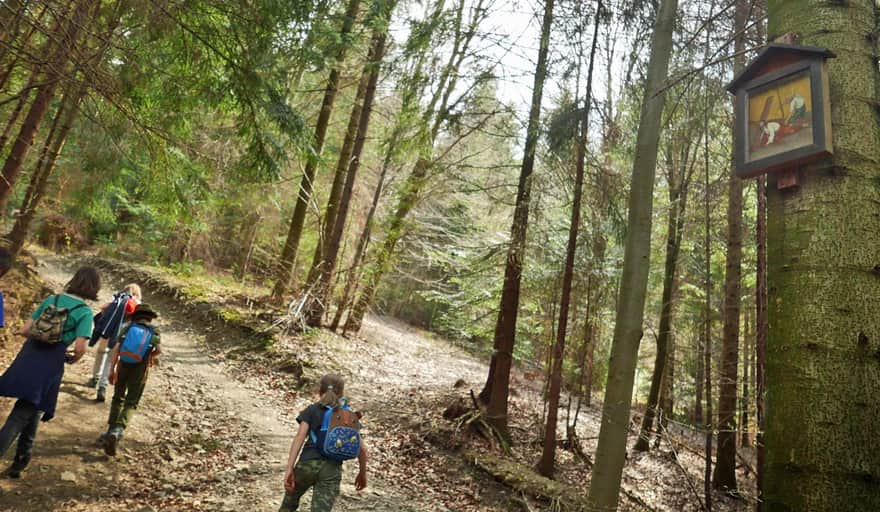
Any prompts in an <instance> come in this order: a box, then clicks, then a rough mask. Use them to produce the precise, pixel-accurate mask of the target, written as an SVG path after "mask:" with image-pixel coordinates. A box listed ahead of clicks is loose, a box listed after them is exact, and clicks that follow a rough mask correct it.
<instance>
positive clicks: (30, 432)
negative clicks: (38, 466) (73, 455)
mask: <svg viewBox="0 0 880 512" xmlns="http://www.w3.org/2000/svg"><path fill="white" fill-rule="evenodd" d="M100 289H101V279H100V277H99V276H98V271H97V270H95V269H94V268H92V267H82V268H80V269H79V270H77V271H76V273H75V274H74V276H73V278H72V279H71V280H70V282H69V283H67V286H65V288H64V293H62V294H58V295H52V296H50V297H48V298H46V299H45V300H44V301H43V302H42V303H41V304H40V306H39V307H38V308H37V310H36V311H34V313H33V314H32V315H31V319H30V320H28V322H27V323H26V324H25V326H24V327H23V328H22V330H21V334H22V335H23V336H26V337H27V341H25V343H24V345H23V346H22V348H21V350H20V351H19V352H18V355H17V356H16V357H15V360H14V361H13V362H12V364H11V365H10V366H9V368H7V369H6V372H5V373H4V374H3V376H2V377H0V396H7V397H11V398H16V399H17V401H16V402H15V406H14V407H13V408H12V411H11V412H10V413H9V417H8V418H6V423H5V424H4V425H3V427H2V428H0V457H2V456H3V455H4V454H5V453H6V450H8V449H9V447H10V446H12V443H13V442H14V441H15V440H16V438H18V448H17V450H16V452H15V459H14V460H13V463H12V466H10V467H9V469H8V470H7V475H8V476H10V477H12V478H18V477H20V476H21V472H22V471H24V469H25V468H26V467H27V465H28V463H29V462H30V460H31V453H32V451H33V447H34V441H35V439H36V435H37V427H38V426H39V422H40V420H42V421H49V420H51V419H52V418H53V417H54V416H55V406H56V404H57V403H58V391H59V389H60V388H61V378H62V377H63V376H64V363H68V364H73V363H75V362H77V361H79V360H80V359H81V358H82V356H83V355H84V354H85V353H86V342H88V340H89V336H90V335H91V334H92V310H91V308H89V307H88V306H87V305H86V303H85V301H84V299H89V300H97V298H98V291H100ZM71 345H73V352H68V351H67V349H68V347H70V346H71Z"/></svg>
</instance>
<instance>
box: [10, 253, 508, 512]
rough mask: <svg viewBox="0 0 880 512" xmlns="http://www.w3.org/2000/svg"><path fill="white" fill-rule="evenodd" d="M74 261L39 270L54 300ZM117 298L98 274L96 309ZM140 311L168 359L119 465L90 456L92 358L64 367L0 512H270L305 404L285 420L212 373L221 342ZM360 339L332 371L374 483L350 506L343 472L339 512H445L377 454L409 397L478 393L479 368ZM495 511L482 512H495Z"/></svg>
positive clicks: (254, 394) (168, 315)
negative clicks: (440, 391)
mask: <svg viewBox="0 0 880 512" xmlns="http://www.w3.org/2000/svg"><path fill="white" fill-rule="evenodd" d="M70 261H71V260H70V259H66V258H60V257H53V256H49V257H45V258H43V260H42V261H41V263H40V266H39V269H38V270H39V273H40V275H41V276H42V277H43V278H44V279H45V280H46V281H47V283H48V284H49V285H50V286H51V287H53V288H54V289H60V288H61V287H62V286H63V283H64V282H65V281H66V280H67V279H68V277H69V276H70V275H71V271H72V269H71V268H70ZM123 284H124V283H122V282H121V281H119V280H118V279H116V278H115V276H108V275H106V274H105V277H104V286H103V290H102V293H101V297H100V299H101V300H100V303H104V302H106V301H107V300H109V298H110V295H111V294H112V292H113V291H114V290H116V289H118V288H120V287H121V286H122V285H123ZM144 300H145V301H146V302H149V303H151V304H152V305H153V306H154V307H155V308H156V309H157V310H158V311H159V312H160V314H161V317H160V320H159V322H158V325H160V326H161V328H162V338H163V341H162V343H163V351H164V352H165V354H164V355H163V356H162V361H161V364H160V365H159V366H158V367H156V368H154V369H153V371H152V373H151V375H150V378H149V382H148V385H147V391H146V392H145V398H144V400H142V403H141V407H140V409H139V410H138V411H137V413H136V414H135V416H134V419H133V422H132V425H131V426H130V427H129V429H128V430H127V431H126V436H125V439H124V440H123V443H122V444H121V453H120V455H118V456H117V457H116V458H115V459H111V458H109V457H107V456H106V455H105V454H104V453H103V451H102V450H101V449H100V448H99V447H98V446H97V445H96V443H95V440H96V438H97V436H98V435H99V434H100V433H101V432H103V431H104V430H105V428H106V418H107V413H108V409H109V400H110V396H108V403H105V404H99V403H96V402H94V401H93V398H94V391H93V390H91V389H89V388H87V387H86V386H85V382H86V381H87V380H88V378H89V372H90V370H91V363H92V361H93V354H94V351H93V350H91V349H90V350H89V352H88V353H87V355H86V357H84V358H83V360H82V361H80V362H79V363H78V364H76V365H73V366H69V367H67V371H66V372H65V375H64V381H63V384H62V389H61V395H60V397H59V407H58V411H59V412H58V416H57V417H56V418H55V419H53V420H52V421H50V422H48V423H43V424H41V428H40V431H39V433H38V441H37V445H36V450H35V455H34V460H33V462H32V464H31V467H30V468H29V469H28V471H27V472H26V473H25V475H24V477H23V478H22V479H21V480H3V481H2V483H0V489H2V490H3V495H2V499H0V510H17V511H24V510H61V509H64V510H66V511H93V510H98V509H99V508H100V509H101V510H142V511H144V512H146V511H149V510H215V511H217V510H220V511H241V510H249V511H255V512H256V511H272V510H277V506H278V503H279V502H280V498H281V480H282V474H283V468H284V464H285V462H286V458H287V453H288V450H289V446H290V441H291V439H292V435H293V432H294V431H295V426H294V425H295V416H296V412H297V411H299V410H300V408H302V407H304V406H305V405H307V404H308V403H309V401H310V400H311V399H312V397H310V396H303V395H300V396H299V397H296V398H295V399H294V401H293V404H294V405H293V406H291V403H290V402H289V401H288V402H285V401H284V397H283V396H280V394H279V392H278V391H277V390H274V391H273V390H271V389H270V388H269V386H268V385H267V384H266V382H265V381H261V380H260V379H259V378H253V376H244V375H241V374H240V372H238V371H237V370H238V369H237V368H234V367H232V366H231V365H227V364H225V363H222V362H218V361H215V358H214V357H212V353H211V352H212V350H211V348H210V339H209V338H210V337H211V336H218V335H220V336H222V335H227V336H228V335H229V333H224V332H219V331H216V330H215V331H210V330H207V329H206V328H205V327H204V326H202V325H201V323H200V322H198V321H194V320H193V319H191V318H187V317H186V316H185V315H183V314H181V313H179V311H180V310H181V308H180V307H179V305H178V304H175V303H174V302H173V301H172V300H170V299H168V298H167V297H164V296H162V295H158V294H153V293H151V292H150V291H149V290H145V294H144ZM95 306H97V304H95ZM362 334H363V338H365V339H367V340H369V341H368V342H367V341H363V340H352V342H351V343H350V344H349V345H348V347H347V350H350V353H348V354H345V353H336V354H332V355H330V357H328V359H329V360H333V359H340V358H342V359H346V362H347V367H348V372H346V373H349V374H350V375H346V377H347V381H348V382H349V383H350V384H349V385H348V389H347V391H348V393H347V394H348V395H350V396H351V397H352V400H353V405H355V406H356V407H357V408H358V409H361V410H364V411H365V413H366V417H365V420H366V421H365V423H366V425H365V432H364V434H365V438H366V439H367V440H368V442H370V443H371V444H372V446H371V455H372V461H371V463H370V471H369V475H370V481H369V487H368V488H367V489H366V490H364V491H363V492H361V493H357V492H355V490H354V486H353V482H354V477H355V474H356V466H357V465H356V464H355V463H349V464H346V471H345V475H344V477H343V482H342V495H341V497H340V499H339V500H338V501H337V506H336V508H335V510H341V511H360V510H372V511H389V512H390V511H400V512H403V511H410V510H413V511H415V510H444V509H446V507H445V506H443V505H442V504H441V502H440V501H439V500H440V498H434V497H432V495H431V493H430V492H429V493H423V492H414V489H413V488H410V489H407V487H408V486H407V484H406V483H405V481H406V480H405V479H406V477H410V476H416V475H407V474H406V473H407V470H406V467H405V465H404V467H402V468H401V469H399V470H398V469H394V468H393V465H394V464H399V463H400V461H399V460H397V461H395V460H389V459H391V458H395V457H397V455H396V454H395V453H393V452H395V451H396V450H383V449H382V447H381V446H377V445H378V444H379V443H385V442H386V441H388V436H390V435H393V433H394V432H395V425H394V422H395V421H397V419H398V417H397V414H398V413H399V412H400V409H399V408H400V407H403V406H404V405H403V402H405V401H412V400H413V396H414V394H415V393H416V392H417V391H418V390H419V389H422V388H424V387H432V386H443V387H446V386H449V387H451V385H452V383H453V382H455V380H456V379H458V378H464V379H466V380H468V382H476V379H479V378H481V377H482V375H484V372H485V367H484V366H483V365H482V364H479V363H476V362H474V361H473V360H472V359H471V358H469V357H467V356H466V355H465V354H464V353H463V352H462V351H460V350H458V349H456V348H454V347H452V346H450V345H448V344H446V343H443V342H438V341H436V340H433V339H429V338H427V337H424V336H421V335H419V334H417V333H416V332H415V331H414V330H412V329H407V328H405V327H403V326H401V325H397V324H393V323H385V322H380V321H377V320H376V319H370V321H368V322H367V324H366V325H365V329H364V332H363V333H362ZM355 355H357V357H354V356H355ZM245 379H246V380H245ZM110 395H112V393H110ZM386 397H391V398H390V401H387V400H385V398H386ZM394 397H399V398H400V399H401V400H395V399H394ZM9 405H10V404H8V403H3V405H2V407H0V409H3V410H2V411H0V413H3V414H4V415H5V414H6V410H7V407H8V406H9ZM450 469H452V470H455V468H450ZM418 476H419V477H424V476H425V475H418ZM438 476H439V472H438ZM459 476H461V475H459ZM390 479H393V480H394V481H393V482H392V481H390ZM440 479H441V480H442V477H441V478H440ZM440 483H441V484H442V482H440ZM474 485H477V484H474ZM493 485H495V486H496V487H497V484H494V483H491V482H482V483H480V484H479V485H478V487H481V488H483V489H484V490H485V487H487V486H488V487H490V488H491V487H492V486H493ZM46 489H51V490H52V491H51V492H46ZM476 492H477V493H479V491H476ZM491 501H494V499H489V500H488V501H487V502H486V507H485V508H484V507H480V509H481V510H491V509H492V508H491V507H490V502H491ZM307 503H308V502H305V503H304V505H307ZM133 507H134V508H133ZM137 507H141V508H137ZM300 508H301V510H308V507H307V506H301V507H300ZM456 510H459V509H458V508H456Z"/></svg>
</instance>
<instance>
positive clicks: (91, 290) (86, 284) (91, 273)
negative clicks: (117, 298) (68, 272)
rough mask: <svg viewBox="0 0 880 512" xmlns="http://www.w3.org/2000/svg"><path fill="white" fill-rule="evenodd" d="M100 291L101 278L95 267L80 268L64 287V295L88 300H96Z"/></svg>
mask: <svg viewBox="0 0 880 512" xmlns="http://www.w3.org/2000/svg"><path fill="white" fill-rule="evenodd" d="M100 290H101V276H99V275H98V270H97V269H95V267H80V268H79V270H77V271H76V274H73V277H72V278H71V279H70V282H68V283H67V286H65V287H64V292H65V293H70V294H72V295H77V296H79V297H82V298H84V299H90V300H98V292H99V291H100Z"/></svg>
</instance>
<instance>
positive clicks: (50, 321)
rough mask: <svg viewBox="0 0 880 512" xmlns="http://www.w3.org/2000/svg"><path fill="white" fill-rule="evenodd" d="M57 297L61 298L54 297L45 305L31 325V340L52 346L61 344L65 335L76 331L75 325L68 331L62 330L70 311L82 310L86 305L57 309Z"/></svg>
mask: <svg viewBox="0 0 880 512" xmlns="http://www.w3.org/2000/svg"><path fill="white" fill-rule="evenodd" d="M59 297H61V295H56V296H55V300H54V301H52V303H51V304H47V305H46V307H45V308H43V311H42V312H40V316H38V317H37V319H36V320H34V323H33V325H31V331H30V337H31V338H33V339H35V340H37V341H40V342H43V343H46V344H49V345H54V344H56V343H61V341H62V338H63V337H64V335H65V334H67V333H69V332H73V331H74V330H75V329H76V325H74V326H73V327H71V328H70V329H65V328H64V326H65V325H66V324H67V317H68V316H70V313H71V312H72V311H75V310H77V309H79V308H83V307H85V306H86V305H85V304H77V305H76V306H74V307H72V308H70V309H68V308H59V307H58V298H59Z"/></svg>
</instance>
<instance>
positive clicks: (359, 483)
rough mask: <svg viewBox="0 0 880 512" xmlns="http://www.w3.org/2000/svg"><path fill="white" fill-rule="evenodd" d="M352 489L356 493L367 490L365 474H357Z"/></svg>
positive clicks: (364, 472)
mask: <svg viewBox="0 0 880 512" xmlns="http://www.w3.org/2000/svg"><path fill="white" fill-rule="evenodd" d="M354 488H355V489H357V490H358V491H363V490H364V489H366V488H367V472H366V471H360V472H359V473H358V476H357V478H355V479H354Z"/></svg>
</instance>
